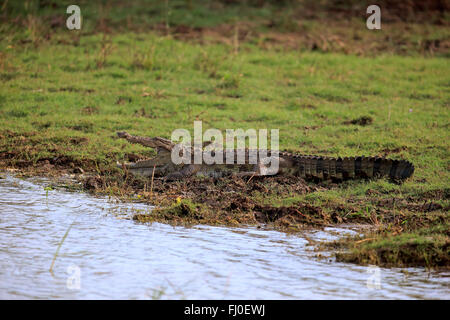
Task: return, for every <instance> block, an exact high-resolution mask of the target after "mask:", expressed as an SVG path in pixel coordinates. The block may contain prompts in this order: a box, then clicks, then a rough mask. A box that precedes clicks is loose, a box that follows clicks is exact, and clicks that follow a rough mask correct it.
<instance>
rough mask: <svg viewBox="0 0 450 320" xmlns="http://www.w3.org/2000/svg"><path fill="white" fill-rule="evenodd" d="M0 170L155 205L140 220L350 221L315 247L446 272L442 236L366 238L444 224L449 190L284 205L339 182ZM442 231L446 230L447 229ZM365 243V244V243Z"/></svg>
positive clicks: (296, 226) (45, 166) (283, 227)
mask: <svg viewBox="0 0 450 320" xmlns="http://www.w3.org/2000/svg"><path fill="white" fill-rule="evenodd" d="M1 171H3V172H7V173H11V174H14V175H18V176H24V177H32V176H45V177H47V178H51V179H52V180H53V181H54V184H53V185H52V186H51V188H65V189H68V190H77V191H82V192H89V193H91V194H98V195H110V196H113V197H114V198H116V199H118V200H120V201H124V202H129V201H133V202H136V201H137V202H140V203H146V204H149V205H156V208H155V209H153V210H152V213H151V214H143V213H136V214H134V216H133V217H132V219H134V220H135V221H139V222H142V223H151V222H161V223H166V224H171V225H183V226H192V225H197V224H205V225H221V226H235V227H239V226H246V225H252V226H258V227H264V228H268V229H272V230H278V231H282V232H287V233H295V232H300V231H302V230H305V229H309V228H314V229H323V228H324V227H339V226H340V225H348V224H351V225H354V226H361V235H359V236H351V237H343V238H341V239H339V240H336V241H332V242H327V243H319V244H318V250H324V251H332V252H333V254H334V256H335V257H336V259H337V261H345V262H352V263H356V264H362V265H368V264H377V265H380V266H385V267H417V266H423V267H426V268H428V269H435V270H448V269H449V266H450V258H449V254H448V251H449V242H448V239H441V240H442V241H441V242H439V243H436V241H435V240H436V239H433V241H430V243H429V244H426V245H425V246H420V244H418V243H416V242H415V241H414V239H411V241H406V242H405V243H403V244H402V245H401V246H399V247H392V248H390V247H389V245H386V246H384V247H376V246H375V247H374V248H371V247H370V244H371V243H372V242H373V243H374V244H376V243H377V241H379V240H380V238H383V237H391V236H396V235H399V234H402V232H404V231H406V230H407V227H410V226H415V227H416V228H420V227H423V226H427V225H428V226H430V227H434V226H439V225H440V224H442V226H445V223H446V221H448V214H446V212H448V210H449V208H448V207H443V206H442V205H441V204H439V200H442V199H447V198H448V190H443V191H442V193H431V194H424V195H422V196H419V197H416V198H413V197H409V198H408V199H402V198H400V197H398V198H395V197H393V198H391V199H390V200H389V199H388V200H387V199H383V198H382V197H378V196H380V195H377V192H376V191H373V192H370V190H369V192H367V198H365V199H364V201H366V203H365V202H364V201H361V199H357V198H355V199H349V201H346V202H345V203H342V202H340V203H336V202H334V201H329V202H321V203H320V204H319V203H318V204H314V203H311V202H302V201H295V200H294V201H292V202H291V203H289V204H286V203H283V202H279V201H274V199H279V198H286V197H289V196H298V195H306V196H307V195H308V194H312V193H314V192H320V191H332V190H334V189H336V188H341V187H342V185H340V184H336V183H332V182H321V183H316V182H311V181H305V180H303V179H301V178H298V177H294V176H274V177H253V178H252V179H250V180H249V179H248V178H246V179H243V178H239V177H229V178H220V179H214V178H198V177H193V178H189V179H185V180H183V181H177V182H165V181H163V180H161V179H154V180H153V181H151V179H144V178H139V177H134V176H131V175H128V174H127V173H126V172H125V173H124V172H123V171H121V170H115V169H113V168H111V171H108V170H106V171H100V172H99V171H89V170H86V171H85V169H82V168H81V167H79V166H77V165H75V164H73V163H71V162H70V164H69V165H68V164H64V165H61V164H57V163H55V164H51V163H50V161H49V160H44V161H39V162H38V163H37V164H36V165H34V166H23V167H21V168H17V167H16V168H11V166H5V164H4V163H3V165H2V169H1ZM367 203H369V204H370V205H372V206H375V209H376V211H375V213H373V212H371V213H370V214H367V215H362V214H360V212H361V208H363V207H364V206H365V205H367ZM399 209H400V210H402V209H403V210H406V211H407V212H408V219H407V220H405V216H406V215H405V214H403V215H401V214H400V215H399V214H397V213H396V212H397V211H396V210H399ZM427 212H433V215H432V216H431V215H430V216H427V215H426V213H427ZM424 213H425V214H424ZM381 215H382V216H383V219H382V221H380V216H381ZM405 221H407V225H405ZM446 232H447V234H448V230H447V231H446ZM430 240H431V239H430ZM364 245H366V246H367V245H368V247H366V248H364V247H363V246H364ZM426 252H428V253H426ZM424 254H425V256H424Z"/></svg>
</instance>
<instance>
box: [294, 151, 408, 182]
mask: <svg viewBox="0 0 450 320" xmlns="http://www.w3.org/2000/svg"><path fill="white" fill-rule="evenodd" d="M294 158H295V161H296V162H297V168H298V173H299V175H300V176H302V177H304V178H313V179H321V180H322V179H323V180H326V179H336V180H348V179H359V178H379V177H388V178H390V179H394V180H404V179H407V178H409V177H410V176H411V175H412V174H413V172H414V165H413V164H412V163H411V162H409V161H406V160H392V159H386V158H380V157H365V156H360V157H345V158H331V157H320V156H303V155H296V156H294Z"/></svg>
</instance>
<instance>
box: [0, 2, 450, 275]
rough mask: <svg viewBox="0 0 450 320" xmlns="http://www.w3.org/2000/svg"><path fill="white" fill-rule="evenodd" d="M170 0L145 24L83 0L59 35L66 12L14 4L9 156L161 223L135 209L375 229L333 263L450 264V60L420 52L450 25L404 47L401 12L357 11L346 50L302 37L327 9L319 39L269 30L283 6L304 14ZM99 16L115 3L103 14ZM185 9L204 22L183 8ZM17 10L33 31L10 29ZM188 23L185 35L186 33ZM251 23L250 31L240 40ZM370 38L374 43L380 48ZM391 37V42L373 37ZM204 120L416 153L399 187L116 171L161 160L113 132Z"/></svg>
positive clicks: (0, 145) (6, 130)
mask: <svg viewBox="0 0 450 320" xmlns="http://www.w3.org/2000/svg"><path fill="white" fill-rule="evenodd" d="M118 3H120V2H118ZM175 3H178V2H170V4H171V6H172V7H171V14H170V15H169V16H170V18H167V17H168V16H167V15H166V16H164V14H163V13H164V10H165V9H164V7H161V8H160V9H158V10H162V11H161V12H162V14H150V13H147V15H145V14H144V16H143V17H144V18H145V17H156V18H154V19H155V20H152V19H144V20H145V21H142V23H138V22H139V21H140V20H139V19H138V18H136V19H137V20H133V21H131V22H129V25H124V24H123V22H124V21H126V17H124V16H121V14H123V13H124V12H128V13H130V12H129V11H127V10H135V7H133V8H134V9H133V8H129V9H123V10H119V9H118V8H120V6H119V7H117V6H112V7H110V8H109V9H108V8H105V7H101V6H96V7H94V6H88V5H87V4H86V6H87V8H88V9H87V11H86V18H85V20H87V21H86V29H83V30H82V31H81V32H78V31H73V32H71V31H68V30H64V28H63V27H61V26H60V25H61V22H58V21H56V22H55V24H56V27H54V28H53V29H52V28H51V26H49V25H48V24H46V23H45V21H48V20H46V19H44V18H43V17H50V16H52V15H55V10H56V9H58V7H56V9H55V8H50V9H49V8H41V9H39V10H41V11H39V12H40V13H42V14H40V15H37V16H35V15H29V16H27V15H23V14H21V12H20V11H19V12H16V11H14V10H16V9H15V7H8V9H7V10H9V11H10V12H9V13H8V15H7V16H6V18H5V16H4V17H3V23H2V26H1V28H2V29H1V30H2V39H1V41H0V77H1V81H2V86H1V87H0V160H1V166H2V167H3V168H6V167H9V168H11V167H13V168H17V169H19V170H20V171H21V172H22V173H29V174H53V175H59V174H62V173H70V174H74V175H75V177H77V178H78V179H79V180H82V181H83V183H84V186H85V188H86V189H90V190H92V191H94V192H102V193H108V194H112V195H116V196H122V197H125V198H126V197H129V196H133V197H136V196H138V197H139V199H140V200H142V201H148V202H149V203H153V204H155V203H156V204H160V205H161V209H159V210H157V212H156V213H155V214H154V215H153V216H151V217H149V216H136V219H137V220H141V221H149V220H151V221H155V220H156V221H167V222H173V223H184V222H189V223H209V224H216V223H224V224H229V225H238V224H248V223H251V224H257V223H268V224H270V225H272V226H273V227H276V228H279V229H282V230H285V231H295V230H298V229H299V228H302V227H304V226H306V225H314V226H324V225H331V224H339V223H362V224H369V225H371V226H372V228H370V231H368V232H367V234H366V235H365V238H353V239H344V240H342V241H339V242H337V243H333V244H330V245H331V246H332V247H333V248H336V250H337V251H338V252H339V254H338V255H337V257H338V259H340V260H344V261H352V262H357V263H376V264H379V265H390V266H392V265H394V266H399V265H423V266H429V267H434V266H444V267H448V266H449V243H450V238H449V236H450V235H449V230H450V228H449V215H448V209H449V186H448V181H449V178H450V173H449V159H450V157H449V151H450V147H449V142H448V141H449V138H450V137H449V128H448V125H449V123H448V121H449V115H450V114H449V107H450V105H449V101H450V99H449V98H450V93H449V86H450V77H449V74H450V72H449V71H450V65H449V61H448V52H446V51H445V50H444V49H445V48H446V47H445V46H444V47H443V45H442V43H443V42H442V41H440V42H439V43H440V45H439V48H438V49H436V48H437V47H436V45H435V44H434V48H435V49H431V50H430V47H426V46H424V43H426V41H432V39H434V40H436V39H441V37H444V38H445V36H446V33H445V32H448V31H445V28H442V26H440V25H439V24H437V25H435V24H430V25H425V27H423V28H419V27H417V26H414V25H409V28H412V30H413V31H410V32H409V33H408V34H407V35H405V36H404V37H403V39H404V41H405V43H406V44H405V46H406V47H401V46H400V45H399V43H397V42H396V41H391V42H389V41H383V39H385V37H386V36H391V38H390V39H393V38H392V37H393V36H392V33H389V30H394V29H395V25H396V24H400V25H402V26H404V27H405V22H402V21H393V22H392V24H386V27H385V28H386V29H383V30H382V31H380V32H379V33H378V34H376V35H373V34H371V33H369V32H370V31H369V30H367V29H365V25H364V22H361V21H360V20H361V19H359V20H358V19H356V20H353V22H351V23H349V24H344V25H341V28H343V29H342V34H345V35H348V34H352V37H354V34H355V32H356V33H357V34H359V37H360V38H361V40H357V39H358V35H357V36H356V38H355V39H353V40H352V41H350V40H348V41H347V40H346V39H347V38H344V36H342V37H341V38H339V39H341V40H340V41H343V43H344V46H340V45H337V46H336V45H328V46H327V47H325V45H324V43H325V44H326V43H338V42H336V41H335V42H333V41H331V40H330V41H328V40H326V39H325V40H326V41H325V40H324V41H322V40H320V41H321V42H317V43H316V44H315V45H314V44H312V43H310V42H308V41H309V40H311V39H316V38H317V39H320V38H319V37H315V33H316V32H317V33H321V30H322V29H320V28H323V26H320V25H321V23H320V20H319V19H322V18H320V17H313V18H311V19H310V20H305V21H307V22H308V21H309V23H310V25H312V26H310V27H309V28H310V30H311V31H310V33H308V32H306V34H309V35H310V38H307V37H306V38H305V37H300V36H298V37H296V36H295V35H296V34H297V35H298V34H299V33H305V32H303V31H304V30H307V29H301V28H302V25H296V26H291V27H288V26H283V24H282V23H279V24H275V26H272V27H270V28H269V27H268V25H267V21H271V19H272V20H273V19H274V18H273V17H276V16H277V14H278V15H280V14H281V13H280V12H282V13H283V14H288V15H290V16H289V17H293V16H294V15H295V12H297V11H296V10H294V9H295V8H293V9H292V10H291V11H286V10H280V9H279V8H277V7H274V6H269V7H267V6H266V7H261V8H257V9H255V10H253V9H252V10H249V8H247V9H246V8H241V9H239V7H235V6H229V5H224V4H222V2H220V1H219V2H217V3H218V4H217V5H221V6H222V9H221V10H223V11H222V14H221V15H220V17H221V18H220V19H219V18H214V17H213V18H214V19H213V18H211V20H208V19H207V18H203V19H202V18H199V17H201V16H202V14H201V12H202V10H210V11H213V9H214V8H213V9H211V8H210V7H206V8H207V9H201V8H203V7H199V6H196V5H195V3H196V2H194V8H192V9H189V7H187V6H188V3H190V1H182V2H179V3H181V4H180V6H181V7H178V8H177V7H175ZM146 4H147V3H146ZM82 8H83V6H82ZM146 8H147V9H148V10H151V9H152V8H153V7H152V5H150V4H148V6H146ZM199 8H200V9H199ZM17 10H18V9H17ZM30 10H37V9H30ZM89 10H92V12H97V11H95V10H105V11H103V12H104V15H103V16H101V15H100V16H96V15H94V14H93V13H92V12H91V13H90V11H89ZM107 10H109V11H107ZM154 10H157V9H154ZM236 10H241V12H244V14H249V15H253V16H252V17H253V18H254V21H256V22H255V24H254V25H252V26H248V25H246V24H242V23H239V22H237V21H236V19H235V17H236V12H235V11H236ZM246 10H247V11H246ZM30 12H31V11H30ZM114 12H116V13H114ZM158 12H159V11H158ZM189 12H190V14H191V18H192V17H193V18H192V19H193V20H195V21H196V23H198V24H199V25H198V26H196V25H194V24H192V23H190V24H189V21H186V22H185V21H184V20H183V19H188V18H186V17H184V18H181V16H182V13H185V14H187V13H189ZM207 12H209V11H206V13H207ZM286 12H287V13H286ZM63 13H64V11H63ZM206 13H205V15H206ZM90 14H91V17H92V19H93V20H89V19H88V18H89V17H90ZM177 16H180V18H179V19H176V18H174V17H177ZM187 16H188V15H187ZM206 16H207V15H206ZM64 17H65V16H64ZM102 17H103V18H102ZM188 17H189V16H188ZM208 17H209V16H208ZM13 19H17V21H21V23H22V24H23V26H22V27H19V28H13V22H12V21H13ZM33 19H34V20H33ZM55 19H56V18H55ZM102 19H103V20H102ZM233 19H235V20H234V22H233ZM258 19H259V20H258ZM279 19H281V18H279ZM176 21H177V22H178V24H177V23H176ZM289 21H290V20H289ZM302 21H303V22H302V23H305V22H304V20H302ZM144 22H145V23H148V26H152V28H151V30H149V29H150V28H149V29H147V30H146V29H145V28H144V26H145V25H144ZM58 23H59V25H58ZM161 23H162V27H161ZM233 23H234V24H233ZM333 23H337V22H333ZM63 24H64V20H63ZM102 24H103V26H104V28H106V27H109V29H101V28H99V27H98V26H101V25H102ZM188 24H189V26H190V27H189V28H187V29H185V30H184V31H185V32H184V31H183V29H180V26H183V25H188ZM230 24H231V26H237V27H231V28H230V27H229V26H230ZM224 26H227V27H224ZM297 27H298V28H300V29H299V30H297V29H296V28H297ZM177 28H178V29H177ZM196 28H197V29H196ZM202 28H203V29H202ZM307 28H308V27H307ZM447 29H448V28H447ZM196 30H197V31H196ZM198 30H202V34H201V36H200V35H198V34H195V32H199V31H198ZM242 30H247V32H250V31H251V32H252V33H250V35H248V34H247V36H245V35H244V33H242V36H241V33H240V32H242ZM302 30H303V31H302ZM355 30H356V31H355ZM419 30H420V31H419ZM423 30H428V31H427V32H426V34H425V33H423V32H424V31H423ZM414 31H417V32H414ZM47 34H49V36H46V35H47ZM321 34H326V35H327V36H330V35H328V34H327V33H325V31H324V33H321ZM393 34H397V33H395V32H394V33H393ZM192 35H194V36H192ZM334 35H335V34H334ZM447 35H448V33H447ZM398 36H400V35H398ZM383 37H384V38H383ZM394 38H395V37H394ZM271 39H272V40H271ZM273 39H275V40H273ZM277 39H278V40H279V41H278V40H277ZM280 39H281V40H280ZM305 39H306V40H305ZM308 39H309V40H308ZM330 39H335V38H330ZM377 39H378V40H377ZM419 40H420V41H419ZM434 40H433V41H434ZM277 41H278V42H277ZM365 41H367V43H374V44H376V45H374V46H373V50H369V49H367V47H366V46H364V43H365ZM383 42H384V43H385V44H386V46H387V48H388V49H386V50H383V49H382V47H378V45H381V44H382V43H383ZM292 43H295V44H296V45H295V46H292V45H290V44H292ZM433 43H434V42H433ZM358 48H359V49H358ZM361 48H363V49H361ZM402 48H403V49H402ZM405 48H406V49H408V50H406V49H405ZM405 50H406V51H405ZM360 119H366V120H365V121H360ZM194 120H202V121H203V129H204V130H206V129H208V128H218V129H221V130H225V129H226V128H243V129H248V128H254V129H262V128H268V129H271V128H278V129H279V130H280V148H282V149H288V150H290V151H297V152H301V153H308V154H319V155H329V156H338V155H339V156H354V155H366V156H368V155H378V156H388V157H390V158H394V159H408V160H410V161H411V162H413V163H414V165H415V167H416V170H415V173H414V175H413V177H412V178H411V179H409V180H407V181H406V182H405V183H404V184H402V185H397V184H392V183H390V182H388V181H386V180H378V181H354V182H345V183H343V184H333V183H321V184H317V183H313V182H305V181H299V180H298V179H295V178H292V177H288V178H267V179H254V180H252V181H250V182H247V181H245V180H240V179H230V180H227V179H225V180H223V181H215V180H208V179H206V180H203V181H200V182H199V181H191V180H189V181H185V182H181V183H172V184H169V183H164V182H161V181H157V180H155V181H154V182H153V183H151V182H150V181H148V180H143V179H139V178H133V177H130V176H127V175H126V174H124V172H123V171H121V170H120V169H117V168H115V163H116V161H123V160H132V161H134V160H136V159H141V158H145V157H148V156H150V155H151V154H152V152H151V151H150V150H148V149H145V148H143V147H140V146H137V145H131V144H128V143H127V142H126V141H123V140H119V139H117V137H116V135H115V132H116V131H128V132H130V133H132V134H135V135H140V136H162V137H166V138H169V137H170V134H171V132H172V131H173V130H174V129H177V128H186V129H188V130H190V131H191V132H192V130H193V121H194Z"/></svg>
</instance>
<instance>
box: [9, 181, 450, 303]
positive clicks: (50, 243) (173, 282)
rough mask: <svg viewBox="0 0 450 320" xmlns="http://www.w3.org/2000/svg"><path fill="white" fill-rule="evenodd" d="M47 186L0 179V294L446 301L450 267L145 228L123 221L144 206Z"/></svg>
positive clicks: (254, 232) (212, 230) (296, 239)
mask: <svg viewBox="0 0 450 320" xmlns="http://www.w3.org/2000/svg"><path fill="white" fill-rule="evenodd" d="M44 186H45V183H44V184H43V182H42V181H37V180H27V181H23V180H19V179H15V178H12V177H6V178H5V179H0V298H2V299H24V298H25V299H27V298H31V299H46V298H52V299H106V298H109V299H155V298H162V299H223V298H226V299H375V298H388V299H415V298H420V299H423V298H425V299H429V298H431V299H449V298H450V291H449V284H450V280H449V273H439V274H436V273H432V274H428V273H427V272H426V271H424V270H423V269H420V268H409V269H407V272H401V270H399V269H383V268H382V269H379V270H378V271H377V270H375V271H377V272H378V273H377V272H375V273H373V272H372V271H373V270H372V271H371V269H370V268H368V267H361V266H355V265H351V264H344V263H337V262H335V261H331V260H330V259H322V260H318V259H315V258H314V255H315V253H314V252H313V251H312V250H311V249H312V247H311V246H309V245H308V241H307V240H306V239H305V238H302V237H301V236H293V235H286V234H283V233H279V232H275V231H269V230H261V229H256V228H239V229H237V228H220V227H206V226H198V227H193V228H183V227H175V228H174V227H171V226H168V225H164V224H158V223H154V224H152V225H146V224H139V223H135V222H133V221H132V220H128V219H123V218H124V216H123V215H129V214H130V213H131V212H132V209H131V208H133V209H139V205H136V204H117V203H114V202H113V201H108V199H104V198H94V197H91V196H89V195H86V194H82V193H70V192H64V191H55V190H53V191H49V192H48V196H46V191H45V190H44ZM140 208H141V209H145V210H147V209H148V207H146V206H141V207H140ZM71 224H73V225H72V228H71V229H70V231H69V234H68V236H67V238H66V239H65V241H64V242H63V244H62V246H61V248H60V251H59V254H58V256H57V258H56V261H55V265H54V269H53V275H52V274H51V273H50V272H49V269H50V265H51V263H52V260H53V258H54V254H55V252H56V249H57V247H58V244H59V243H60V241H61V239H62V238H63V236H64V234H65V233H66V231H67V230H68V228H69V226H70V225H71ZM330 231H333V230H330ZM334 231H338V232H350V231H349V230H344V229H334ZM308 237H312V238H316V239H322V238H325V239H329V238H331V237H333V236H332V235H330V233H329V232H324V231H317V232H309V233H308ZM374 277H378V278H377V279H378V280H379V282H376V281H375V282H373V280H374ZM368 280H369V284H372V285H369V286H368V285H367V284H368ZM375 280H376V279H375ZM374 283H375V284H376V283H378V284H379V289H377V286H376V285H375V286H374V285H373V284H374Z"/></svg>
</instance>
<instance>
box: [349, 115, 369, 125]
mask: <svg viewBox="0 0 450 320" xmlns="http://www.w3.org/2000/svg"><path fill="white" fill-rule="evenodd" d="M372 123H373V118H372V117H370V116H362V117H359V118H356V119H353V120H348V121H344V122H343V124H355V125H360V126H367V125H370V124H372Z"/></svg>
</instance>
